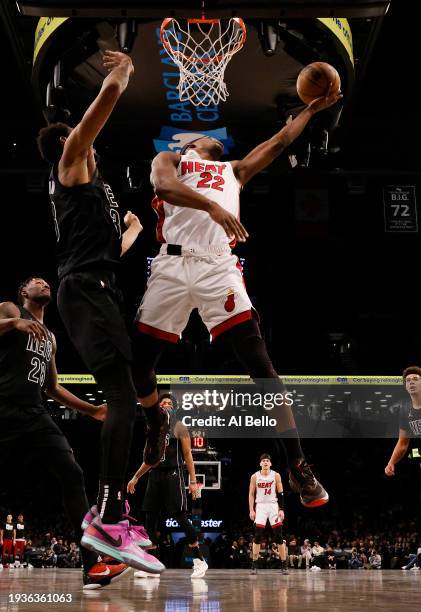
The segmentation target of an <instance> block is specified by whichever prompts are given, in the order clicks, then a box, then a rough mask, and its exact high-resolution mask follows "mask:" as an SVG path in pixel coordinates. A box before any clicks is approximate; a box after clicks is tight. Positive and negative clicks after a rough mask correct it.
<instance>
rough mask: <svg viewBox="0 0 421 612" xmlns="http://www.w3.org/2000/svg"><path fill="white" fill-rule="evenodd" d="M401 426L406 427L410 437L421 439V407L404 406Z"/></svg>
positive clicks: (401, 413) (401, 427) (401, 412)
mask: <svg viewBox="0 0 421 612" xmlns="http://www.w3.org/2000/svg"><path fill="white" fill-rule="evenodd" d="M399 427H400V429H404V430H405V431H406V432H407V433H408V435H409V437H410V438H418V439H421V408H413V407H412V406H411V407H408V406H402V408H401V411H400V418H399Z"/></svg>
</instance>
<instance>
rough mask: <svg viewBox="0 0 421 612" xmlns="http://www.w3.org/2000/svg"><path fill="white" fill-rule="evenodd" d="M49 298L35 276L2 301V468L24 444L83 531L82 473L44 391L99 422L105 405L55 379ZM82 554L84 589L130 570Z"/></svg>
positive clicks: (76, 527) (44, 285)
mask: <svg viewBox="0 0 421 612" xmlns="http://www.w3.org/2000/svg"><path fill="white" fill-rule="evenodd" d="M50 300H51V292H50V287H49V285H48V283H47V282H46V281H45V280H43V279H42V278H38V277H33V278H29V279H27V280H26V281H24V282H23V283H22V284H21V286H20V288H19V294H18V301H19V305H16V304H14V303H13V302H3V303H2V304H0V473H1V465H3V463H5V462H6V461H5V460H7V457H8V456H10V452H11V451H13V450H14V449H15V448H16V447H17V446H20V445H22V444H24V446H25V450H26V455H27V457H28V459H30V460H31V462H32V461H33V462H39V463H40V464H41V466H42V467H43V469H46V470H50V471H51V472H53V474H54V475H55V476H56V478H57V479H58V481H59V483H60V485H61V491H62V498H63V504H64V506H65V508H66V511H67V513H68V515H69V518H70V520H71V522H72V525H73V529H74V530H75V532H76V533H80V534H81V533H82V530H81V527H80V524H81V521H82V519H83V516H84V515H85V513H86V512H87V511H88V508H89V506H88V500H87V498H86V493H85V485H84V480H83V472H82V470H81V468H80V466H79V465H78V463H77V462H76V460H75V457H74V455H73V451H72V449H71V448H70V446H69V443H68V441H67V440H66V438H65V437H64V435H63V433H62V432H61V430H60V429H59V428H58V427H57V425H56V424H55V423H54V421H53V420H52V418H51V417H50V415H49V414H48V412H47V410H46V409H45V405H44V394H46V395H48V396H49V397H51V398H53V399H55V400H56V401H57V402H59V403H60V404H63V405H64V406H67V407H69V408H72V409H75V410H78V411H79V412H81V413H83V414H87V415H89V416H91V417H93V418H94V419H97V420H99V421H103V420H104V419H105V417H106V413H107V406H106V405H105V404H103V405H102V406H92V405H91V404H89V403H88V402H85V401H83V400H81V399H79V398H78V397H76V396H75V395H73V393H71V392H70V391H68V390H67V389H65V388H64V387H62V386H61V385H59V384H58V380H57V370H56V365H55V353H56V342H55V338H54V335H53V334H52V333H51V331H50V330H49V329H48V328H47V327H46V326H45V325H44V309H45V307H46V306H47V304H48V303H49V302H50ZM13 537H14V539H15V536H13ZM82 559H83V567H84V588H87V589H91V588H99V587H101V586H106V585H107V584H109V583H110V582H111V580H113V579H114V578H115V579H116V578H119V577H120V576H121V575H123V574H124V573H125V572H126V571H127V570H128V569H129V568H128V567H127V565H124V564H123V563H121V564H119V565H113V566H108V565H105V564H104V563H97V555H96V554H94V553H92V552H91V551H88V550H83V551H82ZM104 572H106V574H104ZM104 576H106V578H104Z"/></svg>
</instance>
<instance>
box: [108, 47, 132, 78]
mask: <svg viewBox="0 0 421 612" xmlns="http://www.w3.org/2000/svg"><path fill="white" fill-rule="evenodd" d="M102 62H103V64H104V66H105V68H106V69H107V70H108V72H111V70H113V69H114V68H117V67H119V66H124V65H125V64H127V66H128V67H129V70H130V74H133V72H134V66H133V62H132V60H131V57H130V56H129V55H126V53H121V52H120V51H110V50H109V49H107V50H106V51H104V54H103V57H102Z"/></svg>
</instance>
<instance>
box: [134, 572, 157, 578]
mask: <svg viewBox="0 0 421 612" xmlns="http://www.w3.org/2000/svg"><path fill="white" fill-rule="evenodd" d="M133 576H134V577H135V578H159V574H152V573H151V572H144V571H143V570H137V571H136V572H134V573H133Z"/></svg>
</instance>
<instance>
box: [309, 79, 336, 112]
mask: <svg viewBox="0 0 421 612" xmlns="http://www.w3.org/2000/svg"><path fill="white" fill-rule="evenodd" d="M332 85H333V83H330V85H329V89H328V92H327V94H326V95H325V96H321V97H320V98H316V99H315V100H313V101H312V102H310V104H309V105H308V108H309V109H310V110H311V111H312V112H313V113H318V112H319V111H322V110H325V109H326V108H329V106H333V105H334V104H336V102H338V100H342V98H343V95H342V94H341V91H340V89H339V90H338V91H332Z"/></svg>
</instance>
